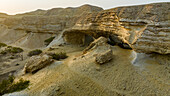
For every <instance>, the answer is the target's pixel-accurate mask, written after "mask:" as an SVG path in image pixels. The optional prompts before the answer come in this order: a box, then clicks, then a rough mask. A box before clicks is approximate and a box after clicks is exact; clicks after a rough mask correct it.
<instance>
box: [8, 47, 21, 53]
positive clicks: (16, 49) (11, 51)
mask: <svg viewBox="0 0 170 96" xmlns="http://www.w3.org/2000/svg"><path fill="white" fill-rule="evenodd" d="M23 51H24V50H23V49H21V48H19V47H11V48H8V49H7V52H9V53H21V52H23Z"/></svg>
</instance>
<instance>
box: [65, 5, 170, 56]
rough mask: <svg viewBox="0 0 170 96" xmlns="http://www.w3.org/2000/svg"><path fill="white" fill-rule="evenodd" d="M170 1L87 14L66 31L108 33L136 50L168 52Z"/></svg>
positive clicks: (119, 43) (96, 34)
mask: <svg viewBox="0 0 170 96" xmlns="http://www.w3.org/2000/svg"><path fill="white" fill-rule="evenodd" d="M169 5H170V3H154V4H148V5H138V6H127V7H118V8H113V9H109V10H104V11H101V12H98V13H93V14H87V15H86V16H84V17H82V18H81V19H80V20H79V21H78V22H77V23H76V24H75V26H74V27H72V28H71V29H69V30H66V31H65V34H68V33H84V34H88V35H91V36H93V37H95V38H98V37H100V36H105V37H107V38H108V39H110V40H111V42H114V43H116V44H118V45H121V46H123V47H126V46H127V45H129V46H130V47H132V48H133V49H135V50H136V51H137V52H144V53H152V52H157V53H160V54H168V53H170V39H169V38H170V34H169V32H170V28H169V26H170V23H169V22H170V14H169V13H170V12H169V9H170V7H169ZM66 41H69V40H66ZM124 44H125V46H124ZM129 46H127V47H129Z"/></svg>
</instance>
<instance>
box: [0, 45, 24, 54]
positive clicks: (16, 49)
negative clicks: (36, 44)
mask: <svg viewBox="0 0 170 96" xmlns="http://www.w3.org/2000/svg"><path fill="white" fill-rule="evenodd" d="M23 51H24V50H23V49H21V48H19V47H12V46H8V47H7V48H6V49H5V50H3V51H1V52H0V54H3V55H5V54H7V53H21V52H23Z"/></svg>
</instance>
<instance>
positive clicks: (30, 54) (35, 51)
mask: <svg viewBox="0 0 170 96" xmlns="http://www.w3.org/2000/svg"><path fill="white" fill-rule="evenodd" d="M41 53H42V51H41V50H40V49H36V50H33V51H30V52H29V53H28V56H30V57H31V56H34V55H39V54H41Z"/></svg>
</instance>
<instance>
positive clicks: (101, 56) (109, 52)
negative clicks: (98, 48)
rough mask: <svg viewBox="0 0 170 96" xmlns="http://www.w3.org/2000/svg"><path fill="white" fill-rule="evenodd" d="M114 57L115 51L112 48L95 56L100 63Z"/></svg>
mask: <svg viewBox="0 0 170 96" xmlns="http://www.w3.org/2000/svg"><path fill="white" fill-rule="evenodd" d="M112 59H113V53H112V50H107V51H106V52H103V53H101V54H98V55H97V56H96V58H95V61H96V62H97V63H98V64H104V63H107V62H109V61H110V60H112Z"/></svg>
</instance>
